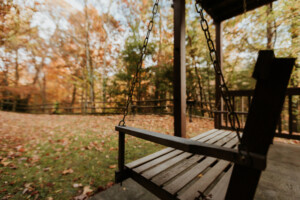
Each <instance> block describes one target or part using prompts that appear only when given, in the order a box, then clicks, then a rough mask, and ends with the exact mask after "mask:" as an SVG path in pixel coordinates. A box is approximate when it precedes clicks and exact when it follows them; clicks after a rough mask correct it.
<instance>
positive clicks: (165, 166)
mask: <svg viewBox="0 0 300 200" xmlns="http://www.w3.org/2000/svg"><path fill="white" fill-rule="evenodd" d="M191 155H192V154H191V153H183V154H181V155H179V156H176V157H174V158H172V159H170V160H168V161H166V162H164V163H162V164H160V165H158V166H156V167H154V168H152V169H150V170H148V171H146V172H145V173H143V174H142V175H143V176H144V177H145V178H147V179H150V178H152V177H153V176H155V175H157V174H159V173H160V172H162V171H164V170H166V169H168V168H170V167H171V166H172V165H174V164H176V163H178V162H180V161H182V160H184V159H186V158H187V157H189V156H191Z"/></svg>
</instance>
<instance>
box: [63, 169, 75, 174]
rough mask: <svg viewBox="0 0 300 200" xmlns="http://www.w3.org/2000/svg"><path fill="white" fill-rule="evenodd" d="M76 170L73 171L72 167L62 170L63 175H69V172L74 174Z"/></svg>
mask: <svg viewBox="0 0 300 200" xmlns="http://www.w3.org/2000/svg"><path fill="white" fill-rule="evenodd" d="M73 172H74V171H73V169H72V168H69V169H65V170H64V171H63V172H62V174H63V175H67V174H72V173H73Z"/></svg>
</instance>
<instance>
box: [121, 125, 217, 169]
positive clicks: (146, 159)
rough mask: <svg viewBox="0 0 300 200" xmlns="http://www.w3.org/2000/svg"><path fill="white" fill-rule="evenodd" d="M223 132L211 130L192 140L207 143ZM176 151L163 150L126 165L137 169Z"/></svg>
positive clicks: (170, 149) (172, 149)
mask: <svg viewBox="0 0 300 200" xmlns="http://www.w3.org/2000/svg"><path fill="white" fill-rule="evenodd" d="M222 131H223V130H217V129H213V130H209V131H207V132H205V133H202V134H200V135H197V136H195V137H193V138H191V140H199V139H204V140H201V141H206V140H208V139H210V138H212V137H214V136H215V135H217V134H218V133H220V132H222ZM174 150H175V149H174V148H166V149H163V150H161V151H158V152H156V153H154V154H150V155H148V156H145V157H143V158H141V159H138V160H135V161H133V162H131V163H128V164H126V167H128V168H134V167H137V166H139V165H142V164H144V163H146V162H149V161H151V160H154V159H155V158H158V157H160V156H163V155H165V154H167V153H170V152H171V151H174Z"/></svg>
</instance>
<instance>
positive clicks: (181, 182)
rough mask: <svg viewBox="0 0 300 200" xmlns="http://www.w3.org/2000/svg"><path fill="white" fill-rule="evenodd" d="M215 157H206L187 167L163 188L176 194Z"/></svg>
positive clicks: (214, 159) (213, 160)
mask: <svg viewBox="0 0 300 200" xmlns="http://www.w3.org/2000/svg"><path fill="white" fill-rule="evenodd" d="M216 160H217V159H216V158H212V157H208V158H206V159H204V160H203V161H201V162H200V163H198V164H197V165H195V166H194V167H192V168H191V169H189V170H188V171H187V172H186V173H184V174H181V176H179V177H178V178H176V179H175V180H174V181H172V182H171V183H170V184H168V185H167V186H165V187H164V190H166V191H168V192H170V193H171V194H173V195H174V194H176V193H177V192H178V191H179V190H180V189H181V188H183V187H184V186H185V185H187V184H188V183H189V182H190V181H191V180H193V179H194V178H195V177H197V175H199V174H201V173H202V172H203V171H204V170H205V169H207V168H208V167H209V166H210V165H211V164H212V163H213V162H215V161H216Z"/></svg>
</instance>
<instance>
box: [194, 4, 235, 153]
mask: <svg viewBox="0 0 300 200" xmlns="http://www.w3.org/2000/svg"><path fill="white" fill-rule="evenodd" d="M195 7H196V10H197V12H198V13H199V14H200V18H201V19H200V25H201V28H202V30H203V32H204V35H205V38H206V42H207V46H208V49H209V55H210V59H211V61H212V63H213V66H214V70H215V73H216V76H219V80H220V85H219V87H220V92H221V95H222V97H223V99H224V102H225V105H226V107H227V109H228V111H229V122H230V126H231V128H232V129H233V130H234V131H235V132H236V134H237V137H238V140H239V143H240V145H239V151H240V150H241V136H240V129H241V125H240V121H239V119H238V116H237V114H236V112H235V111H234V107H233V103H232V102H231V100H230V98H229V89H228V87H227V85H226V83H225V78H224V75H223V73H222V69H221V67H220V62H219V58H218V56H217V51H216V49H215V45H214V42H213V40H212V39H211V35H210V31H209V26H208V23H207V20H206V19H205V17H204V13H203V8H202V5H201V0H196V3H195Z"/></svg>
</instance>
